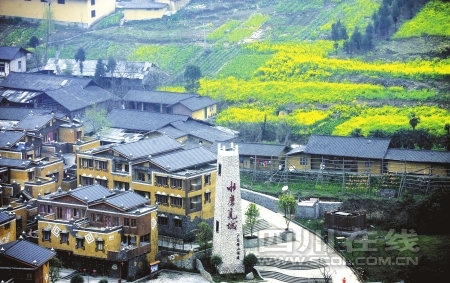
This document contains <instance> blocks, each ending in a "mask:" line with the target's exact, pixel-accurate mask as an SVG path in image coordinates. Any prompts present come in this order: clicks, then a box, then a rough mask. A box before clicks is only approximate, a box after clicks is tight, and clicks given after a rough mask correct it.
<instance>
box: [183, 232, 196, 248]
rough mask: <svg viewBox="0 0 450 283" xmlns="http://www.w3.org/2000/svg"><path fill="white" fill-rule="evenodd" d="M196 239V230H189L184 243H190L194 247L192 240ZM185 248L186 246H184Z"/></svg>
mask: <svg viewBox="0 0 450 283" xmlns="http://www.w3.org/2000/svg"><path fill="white" fill-rule="evenodd" d="M194 241H195V234H194V232H187V233H186V234H185V235H184V237H183V245H184V243H190V244H191V248H192V242H194ZM183 249H184V246H183Z"/></svg>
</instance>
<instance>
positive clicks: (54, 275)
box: [49, 256, 62, 283]
mask: <svg viewBox="0 0 450 283" xmlns="http://www.w3.org/2000/svg"><path fill="white" fill-rule="evenodd" d="M61 267H62V261H61V260H60V259H59V258H57V257H56V256H55V257H53V258H52V259H51V260H50V271H49V276H50V282H52V283H56V282H58V281H59V280H60V279H61V273H60V271H61Z"/></svg>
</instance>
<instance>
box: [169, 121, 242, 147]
mask: <svg viewBox="0 0 450 283" xmlns="http://www.w3.org/2000/svg"><path fill="white" fill-rule="evenodd" d="M171 125H172V126H173V127H175V128H176V129H178V130H180V131H183V132H186V133H188V134H189V135H191V136H195V137H198V138H201V139H204V140H206V141H209V142H215V141H229V140H232V139H233V138H234V137H235V136H234V135H232V134H229V133H225V132H223V131H221V130H219V129H217V128H215V127H213V126H210V125H208V124H205V123H204V122H199V121H195V120H188V121H176V122H173V123H171Z"/></svg>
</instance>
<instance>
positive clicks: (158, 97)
mask: <svg viewBox="0 0 450 283" xmlns="http://www.w3.org/2000/svg"><path fill="white" fill-rule="evenodd" d="M195 96H197V95H195V94H187V93H177V92H167V91H146V90H129V91H128V92H127V93H126V94H125V96H124V97H123V100H124V101H138V102H146V103H160V104H169V105H172V104H175V103H178V102H180V101H182V100H184V99H188V98H191V97H195Z"/></svg>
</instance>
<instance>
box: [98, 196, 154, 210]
mask: <svg viewBox="0 0 450 283" xmlns="http://www.w3.org/2000/svg"><path fill="white" fill-rule="evenodd" d="M105 202H106V203H109V204H111V205H113V206H115V207H118V208H120V209H122V210H125V211H127V210H129V209H132V208H136V207H139V206H142V205H144V204H146V203H148V199H146V198H144V197H142V196H140V195H138V194H136V193H133V192H131V191H127V192H123V193H119V194H117V195H114V196H111V197H109V198H107V199H106V200H105Z"/></svg>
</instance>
